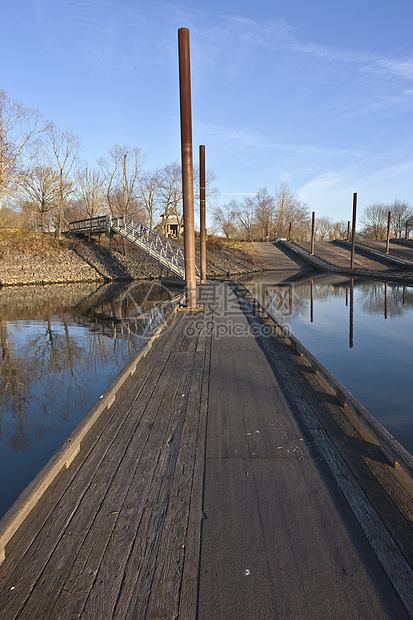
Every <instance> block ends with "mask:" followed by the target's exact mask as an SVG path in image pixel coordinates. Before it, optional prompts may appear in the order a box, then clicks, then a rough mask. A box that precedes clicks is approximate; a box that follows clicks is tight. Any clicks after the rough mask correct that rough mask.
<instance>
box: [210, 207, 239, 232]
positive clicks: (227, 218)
mask: <svg viewBox="0 0 413 620" xmlns="http://www.w3.org/2000/svg"><path fill="white" fill-rule="evenodd" d="M212 217H213V222H214V224H215V225H216V226H217V227H218V228H219V230H221V231H222V232H223V233H224V235H225V236H226V237H234V236H236V234H237V224H238V204H237V201H236V200H231V202H229V203H228V204H225V205H221V206H216V207H214V208H213V211H212Z"/></svg>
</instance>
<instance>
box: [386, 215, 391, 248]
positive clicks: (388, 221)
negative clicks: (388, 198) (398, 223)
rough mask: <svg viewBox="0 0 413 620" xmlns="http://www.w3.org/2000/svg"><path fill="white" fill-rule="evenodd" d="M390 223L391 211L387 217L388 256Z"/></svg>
mask: <svg viewBox="0 0 413 620" xmlns="http://www.w3.org/2000/svg"><path fill="white" fill-rule="evenodd" d="M390 222H391V211H389V215H388V217H387V238H386V254H388V253H389V248H390Z"/></svg>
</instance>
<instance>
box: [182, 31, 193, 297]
mask: <svg viewBox="0 0 413 620" xmlns="http://www.w3.org/2000/svg"><path fill="white" fill-rule="evenodd" d="M178 51H179V92H180V112H181V159H182V193H183V207H184V251H185V289H186V306H187V308H195V307H196V270H195V228H194V171H193V161H192V111H191V67H190V50H189V30H188V28H179V30H178Z"/></svg>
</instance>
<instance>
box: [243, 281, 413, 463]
mask: <svg viewBox="0 0 413 620" xmlns="http://www.w3.org/2000/svg"><path fill="white" fill-rule="evenodd" d="M277 278H278V279H279V275H278V274H275V273H274V274H273V275H271V273H268V272H267V273H266V274H262V275H260V276H258V277H257V278H255V279H253V280H250V281H248V282H244V284H246V285H247V286H248V287H249V288H250V289H254V291H255V292H256V294H257V295H258V296H259V297H260V298H261V300H262V301H264V303H265V304H266V305H267V306H268V307H269V308H270V310H272V312H273V313H274V314H275V315H276V316H277V318H279V319H281V320H282V322H283V323H284V324H285V325H287V326H288V327H289V329H290V331H291V332H292V333H293V334H294V335H295V336H296V337H297V338H298V339H299V340H301V342H302V343H303V344H304V346H306V347H307V349H309V350H310V351H311V352H312V353H313V354H314V355H315V356H316V357H317V358H318V359H319V360H320V361H321V362H322V363H323V364H324V366H326V367H327V368H328V369H329V370H330V371H331V372H332V373H333V374H334V375H335V376H336V377H337V378H338V379H339V380H340V381H341V382H342V383H343V384H344V385H345V386H346V388H347V389H349V390H350V392H352V393H353V394H354V396H355V397H356V398H357V399H358V400H359V401H360V402H361V403H362V404H363V405H364V406H365V407H366V409H368V410H369V411H370V413H371V414H372V415H374V416H375V418H376V419H377V420H379V421H380V422H381V424H383V426H385V427H386V428H387V429H388V431H389V432H390V433H391V434H392V435H393V436H394V437H395V438H396V439H397V440H398V441H399V442H400V443H401V444H402V445H403V446H404V447H405V448H407V450H409V452H411V453H413V387H412V382H413V354H412V351H413V288H412V287H403V286H401V285H399V284H390V283H389V284H384V283H382V282H378V281H365V280H360V279H354V280H353V284H352V283H351V280H350V279H349V278H344V277H338V276H324V277H320V276H318V277H314V276H313V281H312V282H311V278H309V277H308V276H307V277H306V279H305V280H298V281H296V282H290V283H288V282H287V283H284V284H278V285H276V284H273V283H272V282H275V281H277Z"/></svg>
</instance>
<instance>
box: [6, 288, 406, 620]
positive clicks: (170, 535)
mask: <svg viewBox="0 0 413 620" xmlns="http://www.w3.org/2000/svg"><path fill="white" fill-rule="evenodd" d="M198 295H199V303H200V308H199V309H198V310H196V311H179V310H177V311H176V313H175V315H174V317H173V318H172V319H171V321H170V322H169V323H168V325H166V326H164V329H163V330H162V331H161V332H160V333H159V334H158V337H157V338H156V339H154V340H153V341H151V342H150V343H148V345H147V347H146V349H145V350H144V351H143V352H142V353H141V355H140V357H139V358H138V359H136V360H134V361H132V362H131V364H130V365H129V366H128V367H127V368H126V369H125V370H124V371H123V373H122V375H121V376H120V377H118V379H117V381H116V382H115V384H113V385H112V386H111V387H110V388H109V389H108V390H107V392H105V394H104V395H103V396H102V398H101V399H100V402H99V403H97V404H96V405H95V407H94V408H93V409H92V410H91V412H89V414H88V415H87V416H86V418H85V420H84V421H83V422H82V423H81V424H80V425H79V427H78V428H77V429H76V430H75V431H74V432H73V433H72V435H71V436H70V437H69V439H68V441H67V442H66V444H65V446H63V447H62V449H61V450H60V451H59V453H58V454H57V455H56V456H55V457H54V460H53V459H52V461H53V462H52V463H50V464H49V465H48V466H46V468H45V469H44V470H43V471H42V472H40V474H39V475H38V476H37V477H36V478H35V480H34V481H33V483H32V485H31V486H30V487H29V488H28V489H27V490H26V491H25V492H24V493H23V495H22V496H21V497H20V498H19V500H18V501H17V503H16V504H15V505H14V506H13V508H12V509H11V510H10V511H9V513H8V514H7V515H6V516H5V517H4V518H3V519H2V521H1V522H0V546H1V548H2V549H3V558H4V561H3V562H2V564H1V566H0V617H1V618H2V620H9V619H12V618H30V619H42V620H45V619H47V618H50V619H53V620H57V619H69V618H91V619H103V618H104V619H107V618H122V619H124V618H138V619H142V618H148V619H161V618H163V619H173V618H182V619H184V620H186V619H192V618H199V619H200V620H212V619H213V620H217V619H220V620H224V619H228V620H229V619H231V620H232V619H235V618H236V619H237V620H239V619H245V620H249V619H260V620H265V619H271V620H272V619H274V618H291V619H294V620H295V619H298V618H303V619H313V618H314V619H317V620H320V619H328V620H330V619H332V618H334V619H338V618H341V619H343V620H344V619H346V620H348V619H349V618H371V619H374V620H377V619H378V618H380V619H384V618H397V619H402V618H409V617H412V615H413V572H412V565H413V537H412V517H413V501H412V493H413V482H412V472H413V459H412V457H411V455H410V454H408V453H407V452H406V451H405V450H404V449H403V448H402V447H401V446H400V445H399V444H398V443H397V442H396V441H395V440H394V439H393V438H391V437H390V436H389V434H388V433H387V432H386V431H385V429H383V428H382V427H380V425H379V424H378V423H377V422H375V421H374V419H371V416H370V417H369V414H368V412H366V411H365V410H364V409H363V408H362V406H361V405H360V404H359V403H357V402H356V401H355V400H354V398H352V396H351V394H349V393H348V392H347V391H346V390H345V388H344V387H343V386H340V385H339V384H338V383H336V382H335V380H334V378H333V377H331V376H330V375H329V373H328V371H326V370H325V369H323V368H322V367H321V365H318V363H317V361H316V360H314V359H313V358H312V356H311V354H309V353H308V352H306V351H305V349H304V347H302V345H300V343H298V342H297V341H295V340H294V338H293V337H291V336H289V335H288V334H287V333H284V332H283V330H282V329H281V328H280V326H278V325H277V324H276V322H275V321H274V319H273V318H272V317H271V316H270V315H268V314H267V313H266V312H265V310H264V309H263V308H262V307H261V306H260V305H259V303H258V302H257V301H256V300H255V299H254V298H253V297H251V296H250V295H249V294H248V292H247V291H246V290H245V289H244V288H243V287H242V286H241V285H235V284H231V283H215V284H208V285H205V286H202V287H198ZM0 550H1V549H0Z"/></svg>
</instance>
